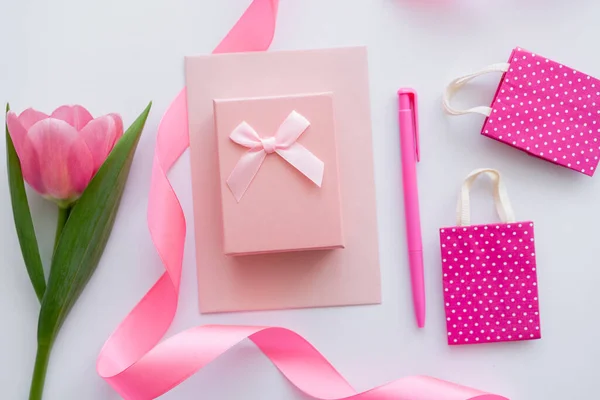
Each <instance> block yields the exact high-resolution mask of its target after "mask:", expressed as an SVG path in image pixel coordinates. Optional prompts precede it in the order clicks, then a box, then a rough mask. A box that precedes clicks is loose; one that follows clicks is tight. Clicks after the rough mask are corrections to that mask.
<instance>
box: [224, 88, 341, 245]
mask: <svg viewBox="0 0 600 400" xmlns="http://www.w3.org/2000/svg"><path fill="white" fill-rule="evenodd" d="M292 112H295V113H296V115H300V118H305V119H306V120H307V121H308V123H309V124H310V125H309V126H308V127H307V128H306V129H305V130H304V131H303V132H302V134H301V135H300V136H299V138H298V139H297V140H296V143H298V144H300V145H301V147H304V148H305V149H306V150H307V151H308V152H310V153H312V155H313V156H314V157H316V158H318V160H320V161H321V162H322V165H323V169H322V171H323V174H322V182H321V186H320V187H319V186H318V185H317V184H315V182H313V181H311V180H310V179H308V178H307V176H305V175H303V173H301V172H300V171H299V170H298V169H297V168H296V167H294V166H293V165H292V164H291V163H290V162H288V161H286V160H285V159H284V158H283V156H281V155H280V154H278V153H276V152H273V153H269V152H268V151H267V153H269V154H266V156H265V158H264V162H263V163H262V165H260V167H259V168H258V172H256V175H255V176H254V178H253V179H251V181H250V183H249V184H248V185H247V189H246V190H245V191H244V192H243V195H242V194H241V193H240V198H236V196H235V195H234V190H233V189H232V187H231V186H230V185H229V184H228V179H229V178H230V177H231V176H232V171H234V169H235V168H237V165H238V163H240V160H242V157H244V156H245V155H246V153H248V152H250V151H249V150H250V149H249V148H248V147H244V146H242V145H240V144H238V143H236V142H234V141H233V140H232V139H231V138H230V135H231V134H232V132H233V131H234V129H236V128H237V127H238V126H240V124H242V123H245V124H248V125H249V126H250V127H251V128H252V129H253V130H254V131H255V132H256V133H257V134H258V136H260V138H261V140H263V139H265V138H271V137H273V136H274V135H275V133H276V132H277V131H278V128H279V127H280V126H281V125H282V123H283V122H284V121H285V120H286V118H288V117H289V116H290V114H291V113H292ZM214 115H215V117H214V118H215V131H216V135H217V151H218V162H219V171H218V173H219V179H220V189H221V212H222V221H223V248H224V252H225V254H227V255H248V254H257V253H271V252H283V251H294V250H317V249H319V250H323V249H336V248H343V247H344V240H343V234H342V232H343V229H342V214H341V208H340V187H339V178H338V161H337V150H336V138H335V124H334V118H333V100H332V95H331V93H319V94H305V95H293V96H277V97H254V98H237V99H217V100H214ZM265 148H267V147H265ZM259 151H260V149H259ZM313 161H314V160H313ZM317 179H318V178H317ZM244 187H246V186H245V185H244Z"/></svg>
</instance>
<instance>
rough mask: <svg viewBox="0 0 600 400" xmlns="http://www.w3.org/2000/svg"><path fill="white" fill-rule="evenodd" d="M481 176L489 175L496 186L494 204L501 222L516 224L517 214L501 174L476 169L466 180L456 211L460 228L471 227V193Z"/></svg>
mask: <svg viewBox="0 0 600 400" xmlns="http://www.w3.org/2000/svg"><path fill="white" fill-rule="evenodd" d="M480 175H487V176H489V177H490V178H491V179H492V182H493V184H494V202H495V203H496V210H497V211H498V216H499V217H500V220H501V221H502V222H504V223H508V222H515V213H514V211H513V208H512V206H511V204H510V200H509V198H508V192H507V191H506V187H505V186H504V182H502V178H501V176H500V172H498V171H497V170H495V169H491V168H481V169H476V170H475V171H473V172H471V173H470V174H469V175H468V176H467V177H466V178H465V180H464V182H463V184H462V188H461V191H460V196H459V198H458V207H457V210H456V214H457V221H458V226H468V225H471V200H470V191H471V186H473V182H475V179H477V177H478V176H480Z"/></svg>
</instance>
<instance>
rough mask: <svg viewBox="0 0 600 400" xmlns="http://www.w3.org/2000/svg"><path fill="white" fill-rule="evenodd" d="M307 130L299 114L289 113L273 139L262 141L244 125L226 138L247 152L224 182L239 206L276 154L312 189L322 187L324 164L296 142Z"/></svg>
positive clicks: (306, 121)
mask: <svg viewBox="0 0 600 400" xmlns="http://www.w3.org/2000/svg"><path fill="white" fill-rule="evenodd" d="M309 126H310V122H309V121H308V120H307V119H306V118H304V117H303V116H302V115H301V114H300V113H298V112H296V111H292V112H291V113H290V115H288V116H287V118H286V119H285V120H284V121H283V122H282V123H281V125H280V126H279V129H277V133H276V134H275V136H271V137H268V138H261V137H260V136H259V135H258V133H257V132H256V131H255V130H254V129H253V128H252V127H251V126H250V125H249V124H248V123H246V122H245V121H244V122H242V123H241V124H239V125H238V126H237V127H236V128H235V129H234V130H233V131H232V132H231V134H230V135H229V138H230V139H231V140H233V141H234V142H235V143H237V144H239V145H242V146H244V147H248V148H250V150H248V151H247V152H246V153H245V154H244V155H243V156H242V158H240V160H239V161H238V163H237V164H236V166H235V167H234V169H233V171H231V174H230V175H229V178H227V185H228V186H229V189H230V190H231V193H233V196H234V197H235V199H236V200H237V201H238V202H239V201H240V200H241V199H242V197H243V196H244V193H246V190H248V187H249V186H250V183H252V180H253V179H254V177H255V176H256V174H257V173H258V170H259V169H260V166H261V165H262V163H263V161H265V158H266V156H267V155H268V154H271V153H277V154H279V156H281V158H283V159H284V160H285V161H287V162H288V163H290V164H291V165H292V166H293V167H294V168H296V169H297V170H298V171H300V172H301V173H302V174H304V176H306V177H307V178H308V179H310V180H311V181H312V182H313V183H314V184H315V185H317V186H319V187H321V183H322V182H323V171H324V169H325V164H324V163H323V161H321V160H320V159H319V158H317V156H315V155H314V154H313V153H311V152H310V151H309V150H308V149H306V147H304V146H302V145H301V144H300V143H297V142H296V140H298V138H299V137H300V135H302V133H304V131H305V130H306V129H307V128H308V127H309Z"/></svg>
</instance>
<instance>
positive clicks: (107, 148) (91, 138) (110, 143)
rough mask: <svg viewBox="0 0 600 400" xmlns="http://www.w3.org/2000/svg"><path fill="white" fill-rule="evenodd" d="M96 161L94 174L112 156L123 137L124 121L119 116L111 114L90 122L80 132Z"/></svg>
mask: <svg viewBox="0 0 600 400" xmlns="http://www.w3.org/2000/svg"><path fill="white" fill-rule="evenodd" d="M80 135H81V137H82V138H83V140H85V143H86V144H87V146H88V148H89V149H90V152H91V153H92V157H93V159H94V173H96V171H98V169H99V168H100V166H102V164H103V163H104V160H106V157H108V155H109V154H110V152H111V150H112V148H113V147H114V145H115V143H116V141H117V139H118V138H119V137H121V136H122V135H123V121H122V120H121V117H120V116H119V115H117V114H109V115H105V116H102V117H99V118H96V119H95V120H93V121H91V122H89V123H88V124H87V125H86V126H85V127H84V128H83V129H82V130H81V132H80Z"/></svg>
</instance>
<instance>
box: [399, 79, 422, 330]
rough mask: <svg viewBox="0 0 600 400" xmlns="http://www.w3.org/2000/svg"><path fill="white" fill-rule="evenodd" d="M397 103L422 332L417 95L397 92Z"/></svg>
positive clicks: (412, 268)
mask: <svg viewBox="0 0 600 400" xmlns="http://www.w3.org/2000/svg"><path fill="white" fill-rule="evenodd" d="M398 103H399V104H398V122H399V125H400V151H401V156H402V183H403V186H404V212H405V216H406V240H407V242H408V262H409V265H410V281H411V286H412V296H413V305H414V308H415V316H416V318H417V325H418V326H419V328H423V327H424V326H425V278H424V271H423V242H422V239H421V216H420V214H419V190H418V186H417V162H419V161H420V154H419V122H418V113H417V93H416V92H415V91H414V90H413V89H408V88H403V89H400V90H398Z"/></svg>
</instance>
